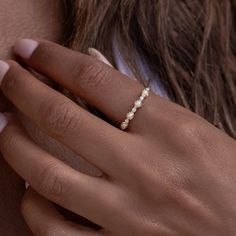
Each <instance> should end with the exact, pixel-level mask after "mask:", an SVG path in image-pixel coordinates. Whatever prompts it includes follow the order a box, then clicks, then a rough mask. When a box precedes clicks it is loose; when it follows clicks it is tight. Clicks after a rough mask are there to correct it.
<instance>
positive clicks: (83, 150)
mask: <svg viewBox="0 0 236 236" xmlns="http://www.w3.org/2000/svg"><path fill="white" fill-rule="evenodd" d="M0 64H1V63H0ZM2 64H3V63H2ZM5 64H6V65H8V67H9V68H8V70H7V72H6V74H5V76H4V78H3V80H2V83H1V89H2V92H3V93H4V94H5V96H6V97H7V98H8V99H9V100H10V101H11V102H12V103H13V104H14V105H15V106H16V107H17V108H18V109H19V110H20V111H21V112H22V113H24V114H25V115H26V116H28V117H29V118H31V120H32V121H33V122H35V123H36V124H37V125H38V126H39V127H40V128H41V129H42V130H43V131H44V132H46V133H47V134H48V135H49V136H51V137H53V138H54V139H56V140H58V141H59V142H61V143H63V144H65V145H66V146H67V147H69V148H70V149H71V150H72V151H74V152H75V153H77V154H79V155H80V156H82V157H84V158H86V159H87V160H88V161H89V162H90V163H92V164H93V165H95V166H97V167H98V168H99V169H101V170H102V171H104V172H106V173H107V174H110V173H115V171H116V170H117V167H119V166H122V167H123V161H122V159H121V158H115V155H114V153H116V150H117V151H118V150H120V148H121V146H122V145H124V144H125V145H126V142H125V138H124V137H123V138H122V139H121V135H123V136H125V134H124V132H121V131H120V130H118V129H116V128H115V127H113V126H111V125H110V124H108V123H106V122H105V121H103V120H101V119H100V118H98V117H95V116H94V115H92V114H91V113H89V112H87V111H85V110H84V109H82V108H80V107H79V106H77V105H76V104H75V103H73V102H72V101H71V100H70V99H69V98H67V97H65V96H64V95H62V94H60V93H59V92H57V91H55V90H53V89H52V88H50V87H48V86H47V85H45V84H44V83H42V82H41V81H39V80H37V79H35V77H34V76H33V75H32V74H30V73H29V72H28V71H26V70H25V69H23V68H22V67H21V66H20V65H18V64H17V63H16V62H14V61H8V64H7V63H5ZM5 64H4V65H5ZM117 140H120V141H119V142H117ZM98 156H99V158H98ZM111 156H112V157H114V159H116V160H114V159H113V158H111Z"/></svg>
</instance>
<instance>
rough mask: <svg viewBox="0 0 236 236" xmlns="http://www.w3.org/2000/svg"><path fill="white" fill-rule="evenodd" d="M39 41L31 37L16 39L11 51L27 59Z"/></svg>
mask: <svg viewBox="0 0 236 236" xmlns="http://www.w3.org/2000/svg"><path fill="white" fill-rule="evenodd" d="M38 45H39V43H38V42H37V41H36V40H33V39H18V40H16V42H15V44H14V46H13V52H14V53H16V54H17V55H19V56H20V57H22V58H24V59H29V58H30V57H31V56H32V54H33V53H34V51H35V50H36V48H37V47H38Z"/></svg>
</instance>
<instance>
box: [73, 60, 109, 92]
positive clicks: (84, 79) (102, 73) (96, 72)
mask: <svg viewBox="0 0 236 236" xmlns="http://www.w3.org/2000/svg"><path fill="white" fill-rule="evenodd" d="M90 60H91V59H90ZM77 70H79V71H78V73H77ZM75 71H76V74H77V77H78V75H80V77H81V80H79V81H78V79H77V77H76V76H73V78H75V81H74V83H75V84H76V83H78V82H79V83H80V86H81V85H82V86H86V87H93V88H99V87H101V86H103V85H106V84H107V82H108V80H109V78H110V77H109V76H108V73H109V72H108V70H106V68H104V64H103V63H102V62H100V61H98V60H91V62H90V63H88V62H86V63H84V64H82V65H80V66H79V67H78V66H77V67H75Z"/></svg>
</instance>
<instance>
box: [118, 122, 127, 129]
mask: <svg viewBox="0 0 236 236" xmlns="http://www.w3.org/2000/svg"><path fill="white" fill-rule="evenodd" d="M127 127H128V124H127V123H126V122H122V123H121V126H120V128H121V129H122V130H125V129H126V128H127Z"/></svg>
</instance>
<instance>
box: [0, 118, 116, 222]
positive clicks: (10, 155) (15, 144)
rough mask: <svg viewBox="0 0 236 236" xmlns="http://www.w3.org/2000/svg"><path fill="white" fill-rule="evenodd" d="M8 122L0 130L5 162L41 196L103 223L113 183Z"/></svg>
mask: <svg viewBox="0 0 236 236" xmlns="http://www.w3.org/2000/svg"><path fill="white" fill-rule="evenodd" d="M1 117H2V115H1V116H0V118H1ZM2 120H3V118H1V119H0V121H1V123H3V122H2ZM4 122H5V124H6V121H4ZM8 122H9V123H8V124H7V126H5V128H4V129H3V131H2V133H1V134H0V150H1V153H2V155H3V157H4V159H5V160H6V161H7V162H8V164H9V165H10V166H11V167H12V168H13V169H14V170H15V171H16V172H17V173H18V174H19V175H20V176H21V177H22V178H23V179H24V180H25V181H27V182H28V183H29V184H30V186H32V188H33V189H35V190H36V191H37V192H38V193H40V194H41V195H42V196H44V197H46V198H47V199H49V200H51V201H53V202H55V203H57V204H58V205H60V206H62V207H64V208H66V209H68V210H70V211H73V212H75V213H77V214H79V215H81V216H83V217H85V218H87V219H89V220H91V221H92V222H94V223H96V224H98V225H101V226H103V227H104V226H107V223H109V222H110V221H111V219H110V215H113V214H114V206H113V204H115V201H113V200H114V199H115V196H116V195H117V192H116V188H115V186H113V184H112V183H110V182H108V181H106V180H105V179H103V178H96V177H91V176H88V175H85V174H82V173H80V172H77V171H76V170H74V169H72V168H71V167H69V166H67V165H65V164H64V163H63V162H61V161H59V160H57V159H56V158H54V157H53V156H51V155H50V154H49V153H47V152H46V151H44V150H43V149H41V148H40V147H39V146H37V145H36V144H35V143H33V142H32V140H31V139H30V138H29V137H28V136H27V135H26V133H25V132H24V131H23V130H22V129H21V127H20V126H19V125H18V124H17V123H16V122H15V121H14V120H12V118H11V119H8ZM110 223H111V222H110Z"/></svg>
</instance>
